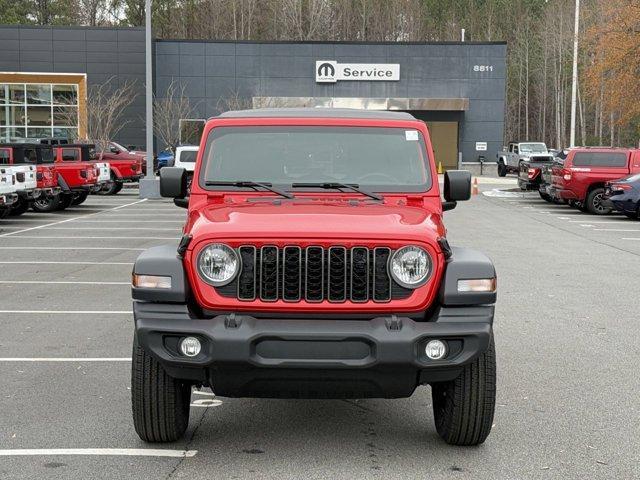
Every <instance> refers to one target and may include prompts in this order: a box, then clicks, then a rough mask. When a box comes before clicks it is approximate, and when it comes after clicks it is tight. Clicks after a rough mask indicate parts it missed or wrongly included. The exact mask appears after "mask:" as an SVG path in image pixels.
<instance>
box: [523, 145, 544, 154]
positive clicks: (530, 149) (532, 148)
mask: <svg viewBox="0 0 640 480" xmlns="http://www.w3.org/2000/svg"><path fill="white" fill-rule="evenodd" d="M548 152H549V151H548V150H547V146H546V145H545V144H544V143H521V144H520V153H548Z"/></svg>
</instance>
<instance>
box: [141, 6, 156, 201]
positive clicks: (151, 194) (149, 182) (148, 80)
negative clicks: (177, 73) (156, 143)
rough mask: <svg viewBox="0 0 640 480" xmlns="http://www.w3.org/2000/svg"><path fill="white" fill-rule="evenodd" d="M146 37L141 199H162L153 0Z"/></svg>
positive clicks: (147, 8) (148, 8) (147, 10)
mask: <svg viewBox="0 0 640 480" xmlns="http://www.w3.org/2000/svg"><path fill="white" fill-rule="evenodd" d="M144 17H145V22H144V35H145V49H144V50H145V97H146V98H145V99H146V102H145V103H146V122H145V126H146V140H147V141H146V143H147V148H146V150H147V153H146V162H147V175H146V176H145V178H143V179H141V180H140V198H160V184H159V182H158V180H156V175H155V172H154V171H153V64H152V54H153V51H152V43H151V0H145V4H144Z"/></svg>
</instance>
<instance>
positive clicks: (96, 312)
mask: <svg viewBox="0 0 640 480" xmlns="http://www.w3.org/2000/svg"><path fill="white" fill-rule="evenodd" d="M0 313H31V314H34V315H39V314H46V315H132V314H133V312H132V311H131V310H0Z"/></svg>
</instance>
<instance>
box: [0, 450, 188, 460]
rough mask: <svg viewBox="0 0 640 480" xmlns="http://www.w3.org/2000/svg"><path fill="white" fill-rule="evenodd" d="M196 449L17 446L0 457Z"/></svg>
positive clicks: (176, 453)
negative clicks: (17, 447)
mask: <svg viewBox="0 0 640 480" xmlns="http://www.w3.org/2000/svg"><path fill="white" fill-rule="evenodd" d="M197 453H198V451H197V450H167V449H157V448H19V449H12V450H0V456H2V457H18V456H51V455H54V456H58V455H99V456H129V457H171V458H188V457H194V456H195V455H196V454H197Z"/></svg>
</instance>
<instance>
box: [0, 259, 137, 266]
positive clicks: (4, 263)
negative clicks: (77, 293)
mask: <svg viewBox="0 0 640 480" xmlns="http://www.w3.org/2000/svg"><path fill="white" fill-rule="evenodd" d="M0 265H127V266H131V265H133V262H48V261H30V260H26V261H20V260H16V261H8V262H1V261H0Z"/></svg>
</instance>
